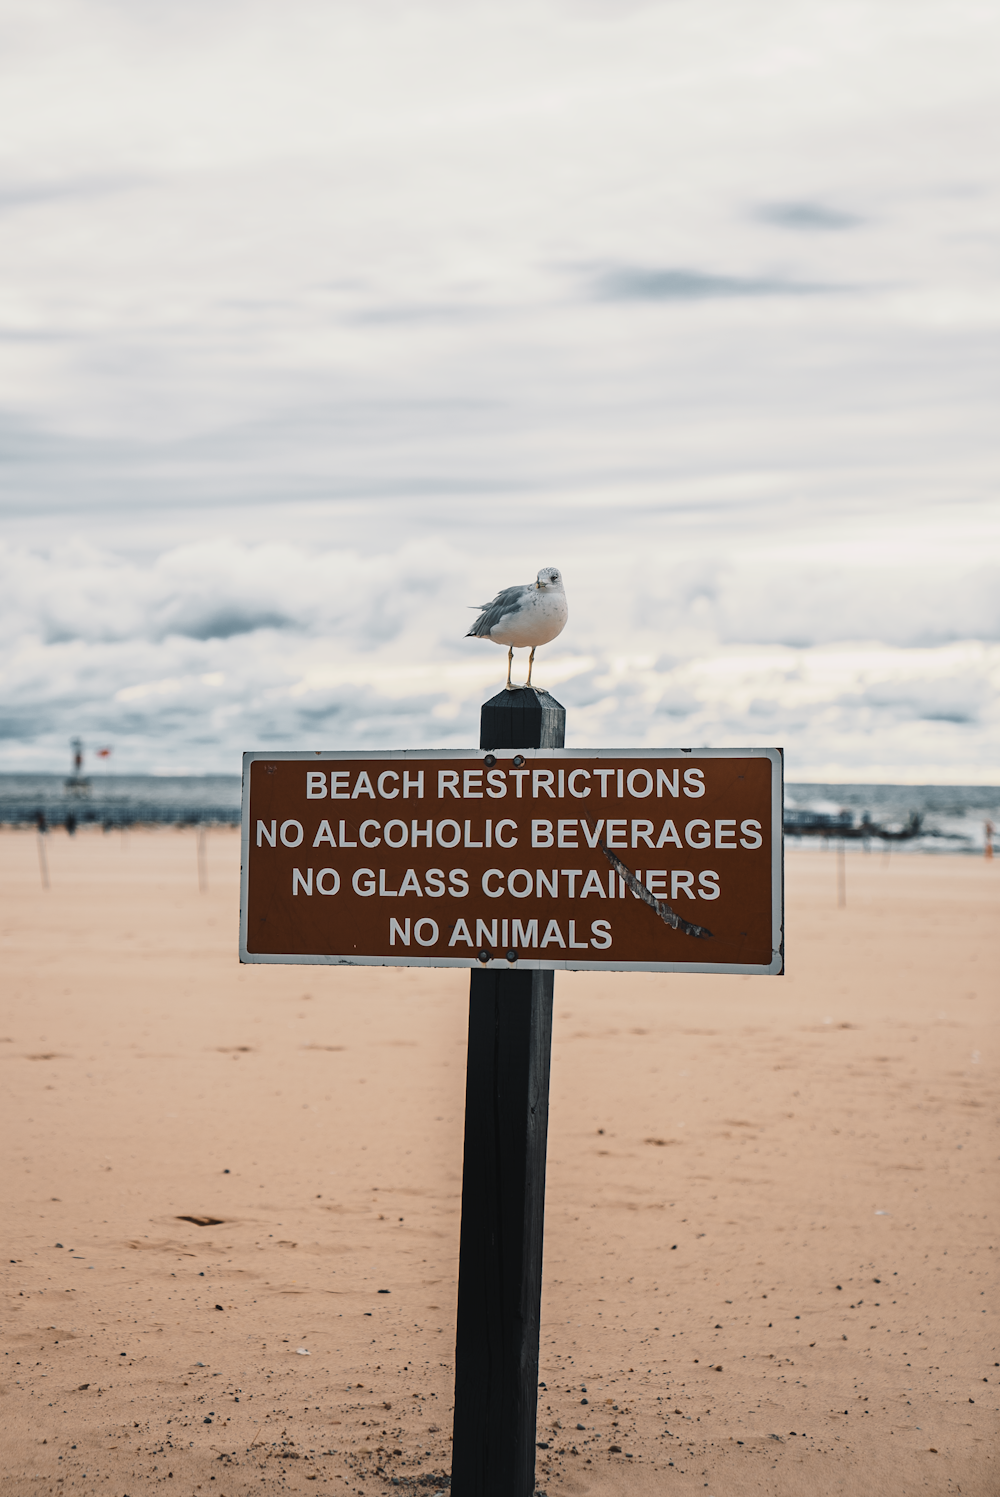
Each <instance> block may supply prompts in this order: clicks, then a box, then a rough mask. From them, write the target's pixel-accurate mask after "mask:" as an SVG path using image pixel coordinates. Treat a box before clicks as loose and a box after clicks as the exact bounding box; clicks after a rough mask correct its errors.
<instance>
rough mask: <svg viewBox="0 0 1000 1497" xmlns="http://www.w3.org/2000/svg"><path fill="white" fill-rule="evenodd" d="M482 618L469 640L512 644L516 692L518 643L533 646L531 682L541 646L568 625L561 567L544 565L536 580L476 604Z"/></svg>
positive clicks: (509, 652) (509, 663)
mask: <svg viewBox="0 0 1000 1497" xmlns="http://www.w3.org/2000/svg"><path fill="white" fill-rule="evenodd" d="M473 607H474V608H478V609H479V610H480V614H479V617H478V618H477V620H476V622H475V623H474V624H473V626H472V628H471V629H470V630H469V632H468V634H467V635H466V636H465V637H466V639H470V638H476V639H492V640H493V641H494V642H495V643H496V644H498V645H508V646H509V649H508V650H507V690H508V691H514V690H516V688H515V687H514V686H512V685H511V680H510V672H511V666H512V665H513V662H514V646H515V645H517V647H518V648H519V649H520V648H521V647H526V646H528V645H530V646H531V655H530V657H529V659H528V680H527V683H526V684H527V685H528V686H530V685H531V667H532V665H533V664H534V661H535V651H536V650H537V648H538V646H539V645H547V644H548V643H549V640H551V639H555V637H556V635H557V634H561V633H562V631H563V630H564V629H565V627H566V620H567V619H568V618H569V609H568V608H567V607H566V589H565V588H564V587H563V580H562V572H560V570H559V568H558V567H542V570H541V571H540V572H539V574H538V578H537V580H536V581H535V582H526V583H524V584H523V585H522V586H521V587H505V588H504V590H503V592H502V593H497V595H496V597H495V598H494V599H493V602H492V603H475V604H473Z"/></svg>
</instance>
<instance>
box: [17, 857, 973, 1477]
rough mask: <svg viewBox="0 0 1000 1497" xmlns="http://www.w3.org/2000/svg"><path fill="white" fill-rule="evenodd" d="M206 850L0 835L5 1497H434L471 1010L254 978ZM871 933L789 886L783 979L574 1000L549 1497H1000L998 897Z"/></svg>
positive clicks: (928, 903) (626, 979)
mask: <svg viewBox="0 0 1000 1497" xmlns="http://www.w3.org/2000/svg"><path fill="white" fill-rule="evenodd" d="M195 835H196V834H195V833H194V832H192V831H183V832H182V831H178V830H175V829H172V828H171V829H161V830H150V831H144V832H130V833H128V834H126V835H125V836H121V835H120V834H118V833H110V834H104V833H102V832H100V831H88V832H80V833H78V834H77V836H76V837H75V838H73V839H70V838H68V837H67V836H66V835H65V833H63V832H55V833H52V834H50V836H49V838H48V857H49V863H50V870H51V888H50V889H49V890H48V891H44V890H43V889H42V888H41V884H40V878H39V869H38V862H37V852H36V839H35V835H34V833H33V832H30V833H29V832H27V831H12V830H10V829H9V828H8V829H4V830H3V831H2V832H0V888H2V901H3V903H2V918H0V926H2V973H3V977H2V982H3V1017H2V1020H0V1065H2V1067H3V1069H2V1073H0V1074H2V1076H3V1087H2V1105H3V1122H2V1126H3V1138H4V1141H5V1148H4V1150H3V1170H4V1191H3V1201H4V1209H3V1221H4V1229H5V1230H4V1238H5V1247H6V1249H7V1251H5V1252H4V1254H3V1258H4V1260H5V1261H4V1264H3V1315H2V1330H0V1338H2V1343H3V1344H2V1348H0V1350H2V1353H3V1358H2V1370H0V1421H2V1428H3V1450H4V1455H3V1474H2V1476H0V1493H3V1494H4V1497H6V1494H17V1497H22V1494H27V1493H32V1494H34V1493H56V1492H67V1491H70V1490H73V1491H76V1492H95V1493H100V1494H116V1497H123V1494H128V1497H137V1494H142V1493H148V1492H153V1491H159V1490H161V1489H163V1490H166V1491H169V1492H170V1493H177V1494H181V1493H192V1492H199V1491H200V1492H204V1493H206V1494H207V1493H210V1492H211V1493H215V1494H218V1497H242V1494H245V1493H251V1492H253V1493H262V1494H269V1493H272V1492H278V1491H282V1492H296V1491H303V1492H314V1491H317V1490H319V1489H321V1488H327V1489H329V1490H331V1491H333V1492H337V1491H344V1492H352V1493H353V1492H365V1493H373V1492H374V1493H377V1492H382V1491H389V1490H396V1489H397V1488H396V1487H395V1486H393V1482H394V1480H395V1481H398V1483H399V1489H401V1490H406V1489H407V1488H409V1489H410V1490H412V1489H413V1487H412V1483H413V1481H414V1479H415V1478H417V1477H420V1478H425V1479H424V1480H423V1482H422V1485H421V1486H420V1488H419V1490H420V1491H421V1492H424V1491H426V1492H429V1493H430V1492H434V1491H437V1490H440V1483H439V1482H438V1481H436V1480H435V1479H434V1478H436V1477H439V1476H441V1475H444V1474H446V1473H447V1472H448V1469H449V1465H450V1461H449V1449H450V1433H451V1413H450V1410H451V1397H452V1356H453V1343H454V1321H455V1284H456V1269H457V1262H456V1260H457V1245H458V1228H459V1200H460V1185H461V1168H462V1112H463V1089H464V1047H465V1026H466V1020H467V991H468V988H467V979H466V978H465V975H464V973H454V972H407V971H401V970H400V971H397V970H386V971H381V970H368V969H356V970H350V969H342V970H323V969H319V968H316V969H310V968H265V967H257V968H243V969H241V968H240V967H239V965H238V963H237V960H236V940H237V906H238V893H237V877H238V861H239V859H238V841H237V838H236V835H235V834H234V833H233V832H230V831H222V830H220V831H213V832H211V833H210V834H209V835H208V841H207V859H206V867H207V876H208V888H207V891H205V892H199V888H198V878H197V863H196V854H195ZM847 898H848V903H847V908H846V909H842V910H841V909H838V908H837V906H836V877H835V860H834V857H833V855H832V854H831V853H824V852H822V851H820V850H817V851H816V852H808V853H799V854H795V855H793V856H790V857H789V860H788V974H789V975H788V976H787V977H785V978H759V979H749V978H714V977H699V976H691V977H686V978H684V977H663V978H660V977H656V976H652V975H643V976H612V977H608V976H603V975H592V974H579V975H566V974H558V975H557V978H556V1009H555V1012H556V1022H555V1040H554V1048H553V1077H552V1110H551V1131H550V1138H549V1181H548V1205H547V1229H546V1258H545V1293H544V1302H543V1309H542V1348H541V1373H540V1376H541V1378H542V1380H543V1382H544V1387H543V1388H542V1389H541V1390H540V1406H539V1415H540V1418H539V1431H538V1439H539V1442H540V1445H541V1447H542V1448H540V1449H539V1451H538V1474H537V1485H538V1488H539V1490H541V1491H544V1492H546V1493H547V1494H548V1497H556V1494H564V1493H565V1494H594V1497H597V1494H619V1493H621V1494H625V1493H628V1494H637V1497H645V1494H647V1493H657V1494H659V1493H667V1494H693V1493H698V1494H702V1497H704V1494H705V1493H708V1494H709V1497H741V1494H744V1493H747V1494H749V1493H753V1494H755V1497H756V1494H760V1493H774V1494H781V1497H786V1494H787V1497H802V1494H806V1493H808V1494H810V1497H824V1494H827V1493H830V1494H832V1493H846V1494H869V1493H870V1494H876V1493H877V1494H880V1497H881V1494H886V1493H891V1494H894V1497H895V1494H900V1493H911V1492H912V1493H918V1492H919V1493H930V1494H932V1497H933V1494H939V1493H944V1492H953V1491H954V1492H958V1491H961V1492H962V1493H964V1494H979V1497H987V1494H995V1493H996V1492H998V1491H1000V1471H998V1469H997V1456H996V1450H995V1445H993V1444H991V1441H995V1435H996V1429H997V1413H998V1406H1000V1396H998V1393H1000V1365H998V1364H1000V1350H998V1339H997V1303H998V1301H997V1290H996V1282H995V1280H996V1275H995V1261H996V1256H997V1253H998V1250H1000V1241H998V1238H997V1227H996V1224H995V1221H994V1220H993V1219H992V1213H993V1211H994V1208H995V1201H996V1188H995V1187H996V1165H997V1153H998V1150H997V1143H996V1137H995V1126H996V1099H997V1057H998V1044H997V1040H998V1036H997V1008H996V1001H995V999H996V990H997V971H998V954H1000V953H998V945H1000V921H998V918H997V907H998V903H1000V860H998V861H996V862H994V863H993V864H992V865H991V864H987V863H985V862H983V861H979V860H973V859H960V858H953V857H941V858H920V857H909V858H907V857H902V856H899V855H894V856H892V857H888V858H887V857H884V856H882V855H880V854H878V853H875V854H872V855H870V856H866V855H865V854H864V853H862V852H861V851H858V852H853V851H852V852H851V853H849V855H848V859H847ZM199 1222H203V1223H204V1224H199ZM383 1291H388V1292H383ZM369 1322H370V1324H369ZM313 1483H315V1485H313ZM459 1497H461V1494H459Z"/></svg>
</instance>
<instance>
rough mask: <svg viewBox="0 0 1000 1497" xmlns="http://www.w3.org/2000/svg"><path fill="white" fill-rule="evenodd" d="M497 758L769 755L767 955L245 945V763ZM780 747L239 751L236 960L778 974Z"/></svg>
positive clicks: (781, 959)
mask: <svg viewBox="0 0 1000 1497" xmlns="http://www.w3.org/2000/svg"><path fill="white" fill-rule="evenodd" d="M488 752H489V753H492V754H493V757H494V758H495V759H496V760H497V761H498V762H499V761H501V760H510V759H513V758H514V756H515V755H517V754H519V755H520V756H521V758H522V759H523V760H524V762H525V763H526V764H527V763H530V762H531V761H533V760H558V759H677V760H679V761H682V762H683V761H686V760H690V759H768V760H769V761H770V764H771V909H772V924H771V952H772V955H771V961H770V962H769V963H768V964H767V965H766V966H765V965H762V964H760V963H756V964H751V963H746V964H735V963H732V962H579V961H568V960H567V961H558V960H556V959H549V958H544V959H543V958H541V957H525V958H522V959H520V960H518V961H516V962H508V961H506V960H505V959H504V958H503V957H495V958H493V959H492V960H491V961H488V962H480V961H477V960H476V958H475V957H472V956H455V957H452V956H320V955H313V954H305V955H298V954H292V953H282V954H281V955H280V956H279V955H275V954H273V953H271V952H249V951H248V950H247V894H248V890H247V881H248V878H249V853H250V766H251V764H253V763H254V762H256V761H257V760H265V761H266V762H267V763H268V764H274V763H276V762H278V761H279V760H298V761H299V762H302V761H305V760H306V759H310V760H312V761H313V762H315V763H316V764H325V763H331V762H343V761H348V762H350V761H354V760H359V759H368V760H371V759H381V760H385V761H387V762H392V761H400V760H402V761H409V760H424V759H461V760H464V761H465V762H466V763H468V761H469V760H470V759H477V760H478V761H479V762H480V763H481V762H482V761H483V760H484V759H485V758H486V755H487V753H488ZM784 753H785V751H784V749H781V748H697V749H694V748H692V749H673V748H635V749H633V748H629V749H612V748H603V749H592V748H561V749H556V748H530V749H493V750H487V749H314V750H313V751H312V752H311V753H309V752H308V751H306V752H303V751H302V750H301V749H296V750H292V749H281V750H277V751H275V752H273V753H265V752H262V751H258V750H256V749H255V750H252V751H248V752H247V753H245V754H244V755H243V791H242V796H243V807H242V814H241V818H240V962H241V963H243V964H245V965H249V966H258V965H265V966H276V967H462V968H465V969H466V970H472V971H475V970H476V969H479V970H482V971H490V970H491V971H494V972H519V971H527V972H677V973H684V972H706V973H709V974H710V975H714V976H717V977H718V976H725V975H726V974H729V975H731V976H733V977H782V976H783V975H784V971H785V879H784V868H785V838H784V773H783V770H784Z"/></svg>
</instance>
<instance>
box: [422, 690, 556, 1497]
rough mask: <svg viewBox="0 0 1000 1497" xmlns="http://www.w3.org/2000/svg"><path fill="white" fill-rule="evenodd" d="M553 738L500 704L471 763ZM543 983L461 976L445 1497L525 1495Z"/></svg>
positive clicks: (548, 1043)
mask: <svg viewBox="0 0 1000 1497" xmlns="http://www.w3.org/2000/svg"><path fill="white" fill-rule="evenodd" d="M565 733H566V712H565V709H564V708H563V707H561V706H560V705H559V703H558V702H557V701H555V700H554V699H553V698H552V697H550V696H549V694H548V692H545V691H535V690H534V689H527V688H522V689H520V690H517V691H502V692H500V694H499V695H498V696H495V697H494V698H493V699H492V700H491V701H489V702H486V703H485V704H484V706H483V709H482V721H481V732H480V747H482V748H484V749H498V748H506V749H511V748H513V749H519V748H561V747H562V746H563V743H564V741H565ZM496 955H504V956H505V955H506V953H496ZM553 976H554V974H553V973H551V972H531V971H520V972H519V971H518V970H517V968H516V966H515V965H514V964H513V963H512V964H511V965H510V966H509V968H507V969H506V970H504V969H500V970H492V969H490V968H484V969H482V970H480V971H478V972H475V971H474V972H473V973H472V982H471V991H470V995H469V1058H468V1073H467V1080H466V1096H465V1166H464V1171H463V1178H462V1235H461V1247H460V1250H459V1264H458V1334H457V1338H456V1346H455V1427H454V1448H453V1455H452V1468H451V1491H452V1497H532V1494H533V1493H534V1490H535V1433H536V1421H537V1413H538V1330H539V1319H540V1311H541V1296H542V1231H543V1224H544V1215H545V1147H546V1141H547V1137H548V1122H549V1062H550V1056H551V1050H552V992H553Z"/></svg>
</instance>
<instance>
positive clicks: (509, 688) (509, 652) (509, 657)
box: [507, 645, 514, 691]
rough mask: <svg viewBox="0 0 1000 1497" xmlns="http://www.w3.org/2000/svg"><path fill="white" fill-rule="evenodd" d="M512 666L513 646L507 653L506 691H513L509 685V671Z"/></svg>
mask: <svg viewBox="0 0 1000 1497" xmlns="http://www.w3.org/2000/svg"><path fill="white" fill-rule="evenodd" d="M513 664H514V646H513V645H511V647H510V649H509V650H508V651H507V690H508V691H513V690H514V688H513V686H511V684H510V671H511V666H512V665H513Z"/></svg>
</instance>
